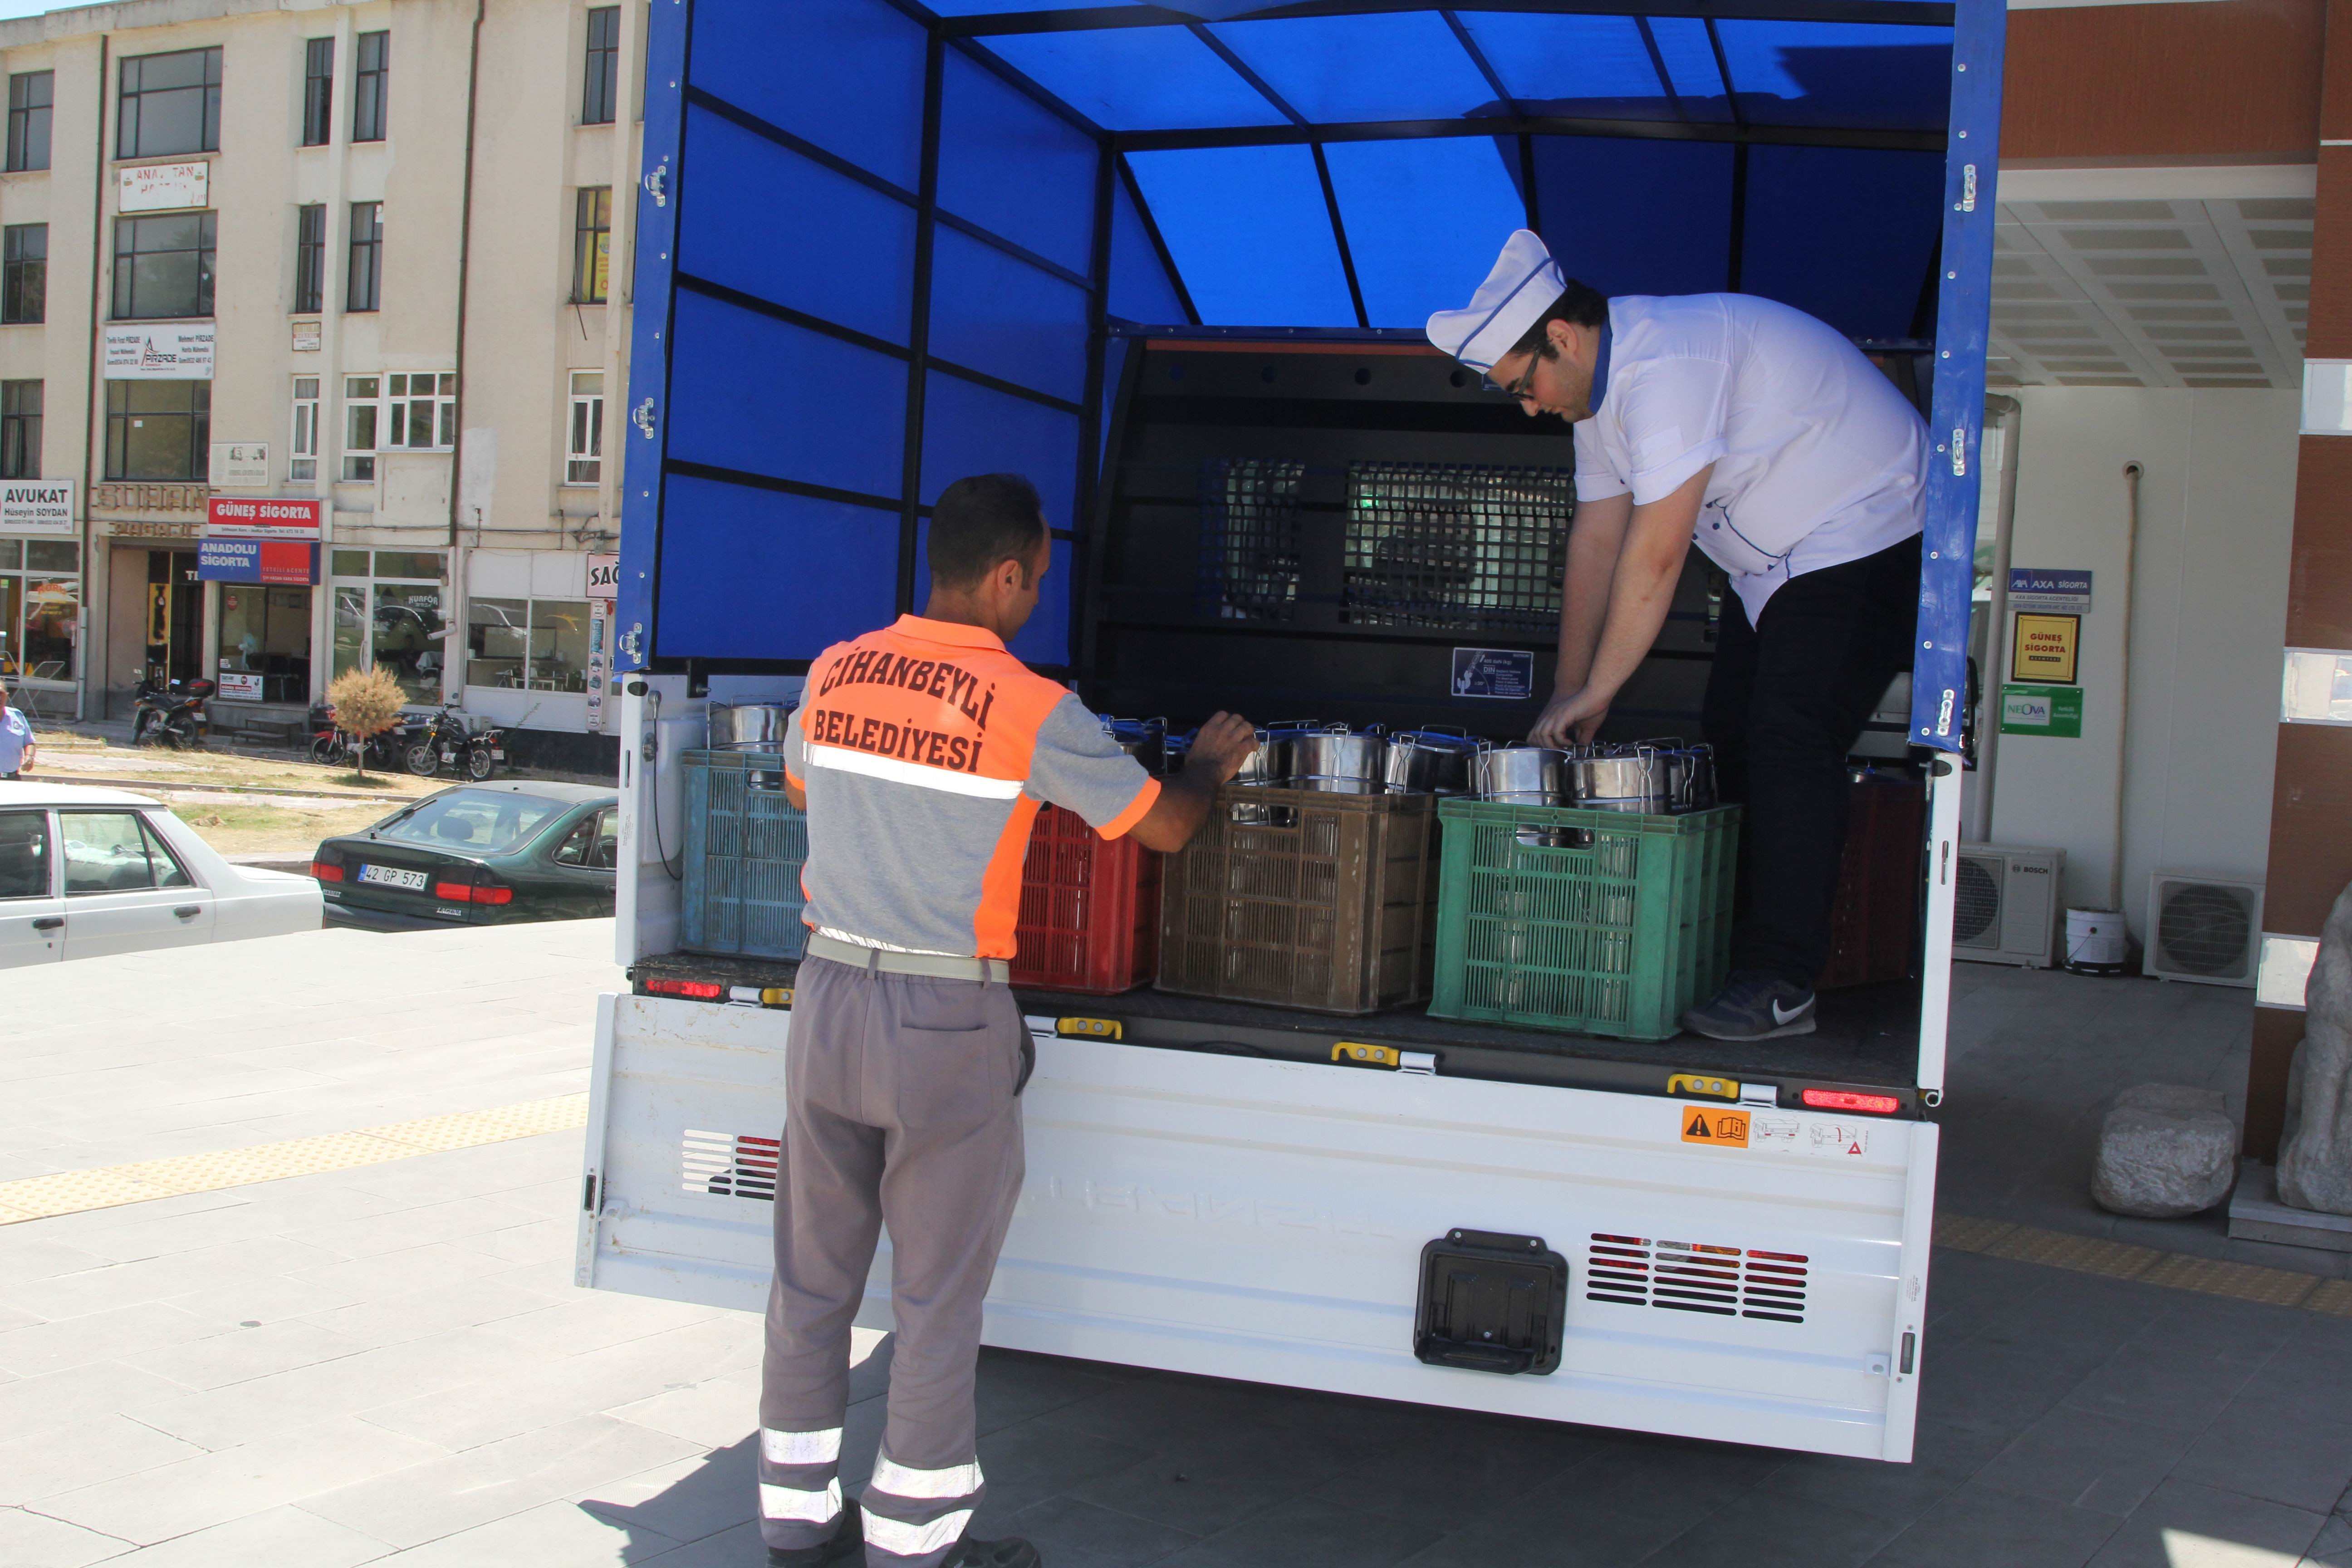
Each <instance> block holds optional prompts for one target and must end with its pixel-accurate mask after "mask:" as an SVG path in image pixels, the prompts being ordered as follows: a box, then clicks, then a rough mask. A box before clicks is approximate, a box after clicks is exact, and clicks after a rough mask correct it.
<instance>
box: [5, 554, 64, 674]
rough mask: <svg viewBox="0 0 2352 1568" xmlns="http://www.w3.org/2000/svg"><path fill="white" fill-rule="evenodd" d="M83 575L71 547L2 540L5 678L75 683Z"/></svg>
mask: <svg viewBox="0 0 2352 1568" xmlns="http://www.w3.org/2000/svg"><path fill="white" fill-rule="evenodd" d="M80 569H81V546H80V545H79V544H76V543H74V542H70V541H67V540H26V539H0V675H12V676H18V677H30V678H31V679H34V680H37V681H49V680H54V681H61V682H70V681H71V680H72V679H73V678H74V625H75V623H76V622H78V621H79V620H80V618H81V575H80Z"/></svg>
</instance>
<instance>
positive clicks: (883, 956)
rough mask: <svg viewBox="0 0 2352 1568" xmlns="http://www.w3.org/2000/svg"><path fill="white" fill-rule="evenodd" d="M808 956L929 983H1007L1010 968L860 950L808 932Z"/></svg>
mask: <svg viewBox="0 0 2352 1568" xmlns="http://www.w3.org/2000/svg"><path fill="white" fill-rule="evenodd" d="M808 955H809V956H810V957H811V958H822V959H824V960H825V961H827V962H828V963H845V964H847V965H849V967H851V968H852V969H863V970H865V971H866V973H869V974H919V975H923V976H925V977H926V978H928V979H931V980H976V981H980V982H982V983H983V984H986V983H988V982H991V981H993V982H994V983H995V984H999V985H1003V984H1009V983H1010V982H1011V981H1012V978H1013V966H1012V965H1011V964H1010V963H1006V962H1005V961H1004V960H1003V959H1001V958H956V957H952V956H950V954H947V953H943V952H890V951H889V950H888V949H887V948H879V947H861V946H859V945H858V944H857V943H856V942H842V941H839V940H838V939H836V938H834V937H829V936H825V935H823V934H821V933H819V932H817V931H811V932H809V938H808Z"/></svg>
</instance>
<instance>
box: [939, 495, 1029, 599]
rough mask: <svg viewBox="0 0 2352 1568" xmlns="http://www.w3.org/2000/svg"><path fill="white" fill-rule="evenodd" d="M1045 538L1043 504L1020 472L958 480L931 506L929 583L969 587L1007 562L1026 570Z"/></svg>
mask: <svg viewBox="0 0 2352 1568" xmlns="http://www.w3.org/2000/svg"><path fill="white" fill-rule="evenodd" d="M1043 538H1045V503H1044V502H1042V501H1040V500H1038V499H1037V487H1036V486H1035V485H1033V484H1031V483H1030V482H1029V481H1028V480H1027V479H1023V478H1022V477H1021V476H1020V475H1019V474H974V475H972V476H971V478H969V479H958V480H957V481H956V482H955V483H953V484H951V485H950V486H949V487H948V488H947V489H944V490H941V491H940V499H939V500H937V501H936V502H934V503H933V504H932V507H931V537H930V546H929V552H930V557H931V581H932V582H933V583H935V584H939V585H940V587H942V588H968V587H970V586H971V585H972V584H975V583H977V582H979V581H980V580H981V579H982V577H985V576H987V575H988V574H990V573H991V572H992V571H994V570H995V569H996V568H997V566H998V565H999V564H1000V563H1003V562H1006V561H1018V562H1020V563H1022V565H1023V568H1024V570H1025V569H1026V568H1027V565H1028V562H1029V555H1030V552H1032V551H1034V550H1035V549H1036V548H1037V542H1038V541H1039V540H1041V539H1043Z"/></svg>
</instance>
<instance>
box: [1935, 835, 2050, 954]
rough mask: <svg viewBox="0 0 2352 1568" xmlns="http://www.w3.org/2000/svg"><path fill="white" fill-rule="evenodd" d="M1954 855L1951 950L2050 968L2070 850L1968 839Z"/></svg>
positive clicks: (1956, 952)
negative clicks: (2060, 883) (2060, 888)
mask: <svg viewBox="0 0 2352 1568" xmlns="http://www.w3.org/2000/svg"><path fill="white" fill-rule="evenodd" d="M1955 859H1956V861H1957V865H1956V868H1955V869H1954V873H1953V876H1954V887H1953V889H1952V956H1953V957H1954V958H1965V959H1970V960H1973V961H1974V962H1976V963H2017V964H2022V965H2024V966H2025V967H2026V968H2028V969H2047V968H2049V967H2050V951H2051V948H2052V947H2053V945H2054V944H2055V942H2056V940H2057V933H2058V897H2059V895H2058V880H2059V878H2060V876H2061V875H2062V874H2063V872H2064V871H2065V869H2066V851H2064V850H2063V849H2023V848H2015V847H2009V846H2006V845H2000V844H1963V845H1961V846H1960V849H1959V854H1958V856H1957V857H1955Z"/></svg>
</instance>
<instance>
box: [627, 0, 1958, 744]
mask: <svg viewBox="0 0 2352 1568" xmlns="http://www.w3.org/2000/svg"><path fill="white" fill-rule="evenodd" d="M653 17H654V20H653V32H652V38H651V45H650V59H649V66H648V73H647V75H648V81H647V92H646V139H645V177H644V181H643V185H642V188H641V190H640V192H639V199H638V220H637V241H636V258H635V301H636V326H635V343H634V353H633V359H632V366H633V368H632V372H631V376H630V390H629V402H630V417H631V423H632V426H633V427H634V428H635V431H636V432H637V435H636V436H635V437H632V439H631V441H630V443H629V445H630V451H629V453H628V461H627V465H626V476H627V482H628V489H627V500H626V505H625V514H624V528H623V536H622V583H621V597H620V606H619V608H620V626H621V627H622V628H623V629H622V635H621V637H620V638H619V639H618V648H617V657H616V659H615V668H616V670H617V671H618V672H620V673H623V674H625V673H628V672H631V671H636V670H644V669H648V668H652V669H679V668H694V669H699V670H702V671H705V672H711V673H720V672H743V673H751V672H790V671H792V670H793V669H795V668H799V667H801V666H802V665H803V664H804V662H805V661H806V660H808V659H809V658H813V657H814V655H815V654H817V653H818V652H819V651H820V650H821V649H823V648H824V647H825V646H826V645H827V644H829V643H832V642H834V641H836V640H838V639H840V638H842V637H849V636H853V635H856V633H859V632H862V631H865V630H867V629H869V628H871V627H873V626H877V625H879V624H881V623H883V622H885V621H887V620H888V619H889V618H890V617H891V616H894V615H896V614H898V613H899V612H900V611H902V610H906V609H908V608H911V607H914V606H915V605H917V604H918V602H919V598H918V595H919V585H920V584H922V583H923V581H924V580H925V575H926V570H925V567H924V564H923V527H924V520H925V518H926V516H927V513H928V508H929V504H930V502H931V501H932V500H933V499H934V498H935V497H936V496H937V494H938V493H939V491H940V489H941V488H943V487H944V486H945V485H946V484H947V483H948V482H949V481H950V480H952V479H956V478H958V477H961V476H962V475H964V474H967V473H973V472H982V471H991V470H999V469H1015V470H1019V471H1022V472H1025V473H1027V474H1028V475H1029V476H1030V477H1031V478H1032V479H1034V480H1036V482H1037V484H1038V487H1039V489H1041V490H1042V491H1043V492H1044V494H1045V505H1046V510H1047V514H1048V521H1049V522H1050V523H1051V525H1052V527H1053V528H1054V530H1055V564H1056V573H1057V575H1056V576H1055V578H1053V579H1051V580H1050V581H1051V582H1053V583H1055V584H1058V585H1059V592H1058V593H1055V594H1053V595H1049V598H1048V601H1047V603H1046V604H1045V605H1041V607H1040V611H1039V613H1038V615H1037V616H1036V617H1035V619H1034V621H1033V622H1032V623H1031V625H1030V626H1029V627H1028V628H1027V630H1026V631H1024V634H1023V635H1022V637H1021V638H1020V639H1019V640H1018V641H1017V642H1016V643H1015V644H1014V650H1015V651H1016V652H1018V653H1019V654H1021V655H1022V656H1023V657H1024V658H1027V659H1029V660H1030V661H1031V662H1032V663H1034V664H1037V665H1039V666H1042V667H1048V668H1069V667H1070V666H1071V665H1072V663H1073V655H1072V648H1073V646H1074V635H1073V634H1074V627H1073V608H1074V605H1076V604H1077V602H1078V601H1077V600H1076V597H1075V596H1074V595H1077V594H1078V593H1079V592H1080V591H1081V589H1082V587H1083V574H1081V573H1080V572H1078V571H1076V570H1073V566H1074V561H1073V556H1074V554H1075V552H1076V550H1077V549H1078V548H1079V547H1080V546H1081V544H1082V542H1083V537H1084V531H1085V528H1086V526H1087V520H1088V519H1089V517H1090V516H1091V515H1092V509H1093V507H1094V504H1095V501H1096V499H1097V494H1098V492H1099V489H1100V485H1101V471H1100V470H1101V453H1102V440H1103V433H1104V428H1105V425H1106V421H1107V418H1108V409H1107V399H1108V392H1109V390H1110V389H1111V388H1112V386H1113V385H1114V384H1115V379H1116V377H1115V370H1116V362H1117V359H1118V354H1119V353H1120V352H1121V347H1122V344H1123V342H1124V341H1125V338H1126V336H1127V335H1129V334H1131V332H1132V331H1133V330H1134V329H1136V328H1139V327H1150V328H1156V329H1167V330H1171V331H1196V332H1200V331H1211V330H1213V329H1233V330H1235V331H1246V332H1248V333H1250V334H1255V335H1265V334H1266V333H1268V332H1285V331H1302V330H1316V331H1324V332H1330V333H1352V334H1375V333H1381V332H1383V331H1389V332H1397V333H1404V334H1412V335H1417V334H1418V331H1419V328H1420V326H1421V323H1422V322H1423V320H1424V319H1425V318H1426V317H1427V316H1428V314H1429V313H1430V312H1431V311H1432V310H1438V309H1442V308H1447V307H1452V306H1458V305H1460V304H1461V303H1463V302H1464V301H1465V300H1467V299H1468V297H1469V295H1470V292H1471V290H1472V289H1474V288H1475V286H1476V285H1477V283H1478V281H1479V280H1480V279H1482V278H1483V277H1484V276H1485V275H1486V269H1487V268H1488V267H1489V266H1490V265H1491V263H1492V261H1493V259H1494V257H1495V254H1496V250H1497V249H1498V248H1499V247H1500V245H1501V243H1502V241H1503V239H1504V237H1506V236H1507V234H1508V233H1509V232H1510V231H1511V230H1512V229H1514V228H1517V227H1519V226H1528V227H1532V228H1534V229H1536V230H1537V231H1538V232H1539V233H1541V234H1542V235H1543V236H1544V237H1545V239H1546V241H1547V243H1548V244H1549V246H1550V247H1551V248H1552V251H1553V253H1554V254H1555V255H1556V256H1557V257H1558V258H1559V260H1560V263H1561V265H1562V267H1563V268H1565V269H1567V270H1568V271H1569V272H1570V274H1571V275H1573V276H1576V277H1579V278H1581V279H1584V280H1585V281H1587V282H1589V283H1591V284H1592V285H1593V286H1594V287H1596V288H1598V289H1601V290H1602V291H1603V292H1606V293H1612V294H1635V293H1639V294H1664V293H1692V292H1705V291H1710V290H1717V289H1736V290H1740V291H1744V292H1748V293H1754V294H1761V295H1765V296H1768V297H1770V298H1773V299H1777V300H1784V301H1786V302H1788V303H1790V304H1792V305H1795V306H1797V307H1799V308H1801V309H1803V310H1809V311H1811V312H1812V313H1813V314H1815V315H1817V316H1819V317H1821V318H1822V319H1823V320H1824V321H1829V322H1830V323H1832V325H1834V326H1836V327H1838V328H1839V329H1840V330H1842V331H1845V332H1847V333H1848V334H1850V335H1852V336H1853V337H1854V338H1856V339H1859V340H1864V341H1865V342H1875V343H1880V344H1884V345H1885V346H1887V347H1888V348H1890V349H1898V350H1908V351H1912V352H1921V353H1925V352H1932V353H1934V354H1935V356H1936V358H1935V362H1934V363H1935V378H1934V392H1933V403H1932V412H1931V415H1930V426H1931V429H1932V431H1933V432H1934V439H1935V443H1936V452H1937V457H1936V466H1935V468H1934V470H1933V475H1932V487H1931V495H1930V502H1929V522H1928V530H1927V552H1928V562H1927V571H1926V574H1925V578H1924V581H1923V583H1922V586H1921V594H1920V633H1919V636H1920V647H1919V653H1918V663H1917V668H1916V673H1915V680H1914V692H1915V698H1914V712H1913V717H1912V731H1913V733H1912V739H1913V740H1914V741H1915V742H1917V743H1919V744H1923V745H1932V746H1937V747H1941V748H1944V749H1957V748H1958V745H1959V742H1960V728H1961V723H1962V717H1963V715H1962V712H1961V709H1962V705H1963V703H1964V701H1965V697H1966V692H1965V679H1966V676H1965V670H1966V648H1967V640H1968V617H1969V598H1970V589H1971V587H1972V583H1971V572H1972V567H1971V561H1972V544H1973V537H1974V529H1975V517H1976V492H1977V481H1976V476H1975V467H1976V449H1977V441H1978V434H1979V425H1980V422H1981V416H1982V408H1983V401H1984V399H1983V392H1984V341H1985V328H1986V315H1987V310H1988V307H1989V282H1990V269H1991V250H1992V228H1993V184H1992V175H1993V170H1994V166H1995V158H1996V155H1997V146H1996V140H1997V131H1998V122H1999V117H2000V48H2001V28H2002V15H2001V10H2000V6H1999V5H1996V4H1993V3H1991V0H1960V3H1959V4H1958V5H1947V4H1925V3H1917V0H1724V3H1720V4H1714V5H1701V4H1696V3H1694V0H1681V3H1679V4H1677V3H1675V0H1667V3H1666V4H1664V5H1659V6H1657V7H1655V8H1654V9H1641V8H1634V7H1628V6H1626V5H1622V4H1601V5H1595V4H1590V3H1581V0H1517V3H1507V0H1487V3H1486V4H1484V5H1462V6H1453V7H1439V6H1432V5H1412V4H1404V3H1401V0H1354V3H1349V0H1307V3H1304V4H1285V5H1264V4H1257V3H1254V0H1192V3H1190V4H1185V5H1145V4H1134V3H1128V4H1108V5H1078V6H1050V5H1045V4H1042V3H1039V0H938V3H937V4H935V5H931V6H930V7H929V8H926V7H924V6H922V5H915V4H912V3H911V0H791V3H790V4H786V5H778V4H775V3H774V0H662V3H659V4H656V5H655V7H654V13H653Z"/></svg>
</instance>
